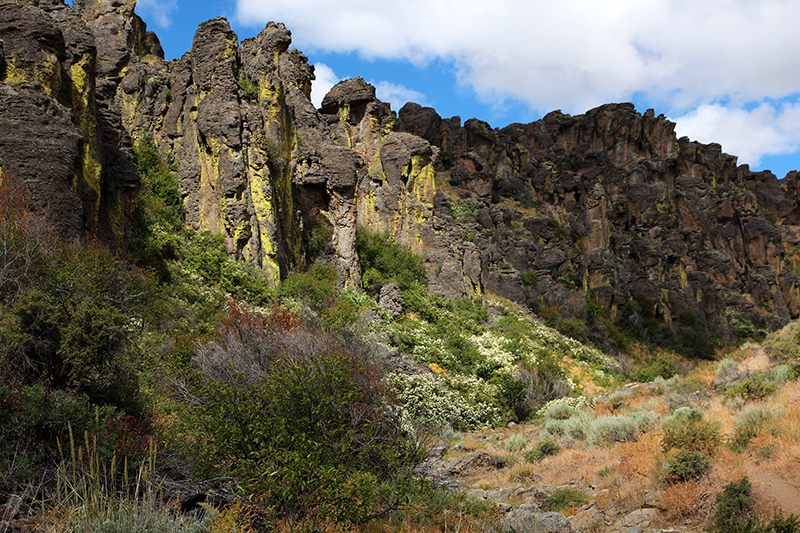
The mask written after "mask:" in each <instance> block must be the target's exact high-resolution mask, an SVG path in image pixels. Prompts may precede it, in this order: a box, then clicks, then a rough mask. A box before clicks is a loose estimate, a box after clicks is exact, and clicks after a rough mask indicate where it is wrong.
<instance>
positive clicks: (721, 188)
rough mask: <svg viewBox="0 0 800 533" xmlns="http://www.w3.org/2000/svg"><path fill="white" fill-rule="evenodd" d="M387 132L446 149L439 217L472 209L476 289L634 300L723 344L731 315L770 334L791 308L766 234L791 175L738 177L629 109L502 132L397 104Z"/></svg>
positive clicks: (784, 217)
mask: <svg viewBox="0 0 800 533" xmlns="http://www.w3.org/2000/svg"><path fill="white" fill-rule="evenodd" d="M399 129H400V130H401V131H405V130H408V131H414V132H417V133H419V134H422V135H425V136H426V138H427V139H428V140H429V141H431V142H432V143H440V147H441V148H442V150H447V151H449V152H450V156H449V157H450V160H449V164H450V167H449V168H446V167H442V168H441V169H442V170H443V171H444V172H442V179H443V180H446V182H447V184H448V185H449V186H450V187H451V188H452V189H453V192H454V193H455V195H454V198H450V199H449V200H448V201H449V202H450V204H451V205H450V207H451V209H450V211H451V213H452V204H453V203H460V204H462V205H463V204H466V205H467V206H472V207H471V208H470V209H466V210H464V209H462V212H463V213H465V214H467V215H468V216H466V217H465V222H466V223H467V224H465V226H469V227H471V228H472V229H468V230H466V232H465V235H466V236H468V237H469V239H468V240H471V241H472V242H474V243H475V244H477V248H478V249H479V250H480V263H481V276H480V285H481V286H482V287H483V289H484V290H491V291H493V292H495V293H498V294H500V295H501V296H504V297H507V298H510V299H512V300H516V301H519V302H523V303H524V302H527V303H529V304H531V305H539V304H543V305H558V306H563V305H565V304H566V303H567V301H568V299H569V298H570V295H575V294H578V295H580V296H582V297H583V296H588V297H590V298H594V299H595V300H598V301H599V302H601V303H602V304H603V305H604V306H606V307H609V308H611V309H612V310H617V309H621V308H623V307H624V306H625V305H626V304H627V303H629V302H631V301H634V300H635V301H637V302H639V303H640V304H642V305H648V306H650V307H651V312H652V313H654V314H655V315H656V316H657V317H658V318H659V319H660V320H663V321H665V322H667V323H670V322H672V321H676V320H677V319H678V318H679V317H681V318H682V320H687V321H689V320H695V319H696V320H699V321H701V322H703V323H705V324H710V325H711V326H712V327H711V329H712V331H713V332H714V333H716V334H721V335H723V336H725V337H728V338H730V336H731V335H732V334H733V333H735V332H734V331H733V328H732V325H731V315H732V314H736V315H742V316H747V317H750V318H751V319H757V317H758V316H759V314H761V315H762V317H764V315H766V316H765V317H764V318H765V319H766V320H768V321H770V323H771V325H773V326H776V325H778V324H780V323H781V322H782V321H785V320H787V319H788V318H789V317H790V316H796V314H797V312H798V303H800V302H798V294H797V291H796V288H795V287H796V280H797V278H796V276H795V273H793V272H792V271H791V270H790V269H789V268H788V267H787V265H786V262H785V261H784V259H783V258H784V254H785V250H784V246H783V242H782V238H781V229H780V226H779V224H792V223H794V221H795V217H796V216H797V213H798V210H797V200H796V194H795V193H794V192H793V191H795V190H796V189H795V187H796V185H794V183H796V176H789V177H788V178H787V180H784V182H778V180H777V179H776V178H775V177H774V176H773V175H772V174H770V173H754V172H750V170H749V168H748V167H747V166H737V165H736V159H735V158H734V157H732V156H729V155H727V154H724V153H722V152H721V150H720V147H719V145H715V144H710V145H703V144H700V143H696V142H690V141H689V140H688V139H685V138H683V139H676V137H675V134H674V125H673V124H672V123H670V122H669V121H668V120H666V119H665V118H664V117H663V116H655V113H654V112H653V111H652V110H650V111H648V112H647V113H645V114H644V115H641V114H639V113H638V112H636V111H635V109H634V108H633V106H632V105H630V104H615V105H606V106H602V107H599V108H597V109H594V110H591V111H589V112H588V113H586V114H585V115H580V116H576V117H571V116H569V115H564V114H562V113H560V112H554V113H550V114H549V115H547V116H546V117H544V118H543V119H542V120H540V121H537V122H534V123H531V124H526V125H522V124H512V125H510V126H508V127H506V128H503V129H501V130H497V129H495V130H493V129H491V128H489V127H488V125H486V124H485V123H482V122H480V121H476V120H470V121H467V122H466V123H465V124H464V126H463V127H457V121H455V122H453V121H451V122H447V121H444V120H442V119H440V118H439V117H438V115H436V114H435V113H433V112H432V111H431V110H427V111H424V110H422V109H420V108H419V106H413V105H407V106H406V107H404V108H403V109H402V110H401V112H400V126H399ZM442 213H443V214H444V215H445V216H446V210H445V206H444V203H443V204H442ZM440 253H441V250H440V251H438V252H437V254H440ZM437 263H439V264H443V262H442V259H440V258H439V259H437ZM526 273H527V274H528V278H527V279H528V280H531V279H536V282H535V283H531V282H528V283H525V282H523V281H522V279H523V274H526ZM447 285H449V286H452V284H451V283H450V281H448V283H447ZM756 302H759V303H760V304H763V305H762V308H764V309H769V310H770V311H771V313H763V312H760V311H759V310H758V309H755V307H754V303H756Z"/></svg>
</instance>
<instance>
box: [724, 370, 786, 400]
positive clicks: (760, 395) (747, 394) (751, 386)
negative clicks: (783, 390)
mask: <svg viewBox="0 0 800 533" xmlns="http://www.w3.org/2000/svg"><path fill="white" fill-rule="evenodd" d="M776 389H777V387H776V386H775V384H773V383H769V382H768V381H766V380H765V379H764V378H763V377H752V376H751V377H748V378H746V379H743V380H741V381H737V382H736V383H733V384H732V385H730V386H729V387H728V388H727V389H725V392H724V395H725V397H726V398H728V399H729V400H732V399H734V398H742V399H744V400H745V401H751V400H763V399H764V398H766V397H767V396H769V395H771V394H772V393H774V392H775V390H776Z"/></svg>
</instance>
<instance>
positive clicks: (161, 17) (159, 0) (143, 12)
mask: <svg viewBox="0 0 800 533" xmlns="http://www.w3.org/2000/svg"><path fill="white" fill-rule="evenodd" d="M177 10H178V0H138V1H137V2H136V12H137V13H138V14H139V15H140V16H141V17H142V18H144V19H147V20H153V21H155V23H156V26H158V27H160V28H169V27H170V26H172V14H173V13H174V12H175V11H177Z"/></svg>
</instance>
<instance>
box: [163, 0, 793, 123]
mask: <svg viewBox="0 0 800 533" xmlns="http://www.w3.org/2000/svg"><path fill="white" fill-rule="evenodd" d="M150 1H152V0H150ZM237 10H238V17H239V20H240V21H241V22H242V23H245V24H253V25H260V24H263V23H265V22H267V20H280V21H282V22H285V23H286V24H287V26H288V27H289V28H291V29H292V30H293V32H294V35H295V38H296V44H297V45H298V46H299V47H301V48H311V49H319V50H325V51H338V52H353V51H355V52H358V53H359V54H361V55H362V56H364V57H367V58H389V59H408V60H410V61H412V62H416V63H418V64H424V63H426V62H428V61H431V60H433V59H435V58H443V59H444V60H445V61H448V62H452V64H453V65H454V68H455V70H456V73H457V76H458V79H459V81H460V82H461V83H462V84H465V85H466V86H468V87H471V88H472V89H474V91H475V92H476V93H477V95H478V96H479V97H480V98H482V99H484V100H485V101H487V102H488V101H492V102H496V101H498V100H499V101H502V100H503V99H514V100H521V101H524V102H526V103H527V104H528V105H530V106H531V108H532V109H534V110H537V111H541V112H545V111H549V110H551V109H555V108H560V109H563V110H564V111H567V112H571V113H575V112H583V111H585V110H586V109H588V108H590V107H593V106H595V105H599V104H601V103H604V102H609V101H619V100H627V99H630V98H631V96H632V95H634V94H646V95H647V96H648V98H649V99H650V101H653V102H658V103H660V104H662V105H663V106H664V107H666V108H668V109H669V110H678V111H685V110H688V109H691V108H693V107H695V106H697V105H699V104H710V103H712V102H714V101H715V100H716V99H717V97H718V96H719V95H721V94H727V95H731V96H732V97H733V98H734V99H736V100H738V101H741V102H745V101H753V100H760V99H761V98H763V97H770V98H780V97H782V96H784V95H786V94H790V93H792V92H795V91H797V90H798V89H800V54H796V53H794V52H793V50H794V49H795V34H796V32H795V28H794V26H795V22H796V21H797V20H800V2H796V1H790V0H704V1H703V2H696V1H695V0H607V1H605V2H596V1H594V0H559V1H558V2H552V1H550V0H495V1H493V2H486V1H480V2H478V1H467V2H464V1H463V0H460V1H456V0H404V1H403V2H401V3H388V2H369V1H367V0H340V1H338V2H328V1H323V0H294V1H292V2H283V3H275V2H268V1H266V0H237Z"/></svg>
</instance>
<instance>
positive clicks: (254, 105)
mask: <svg viewBox="0 0 800 533" xmlns="http://www.w3.org/2000/svg"><path fill="white" fill-rule="evenodd" d="M133 5H134V2H133V0H127V1H123V0H100V1H96V0H95V1H90V0H76V2H75V9H74V10H73V9H72V8H70V7H68V6H66V5H64V4H63V2H60V1H58V0H17V1H11V0H0V82H2V83H0V168H2V171H3V172H6V173H11V174H14V175H17V176H18V177H20V178H22V179H24V180H25V181H26V182H28V183H29V185H30V188H31V190H32V192H33V193H34V196H35V198H36V200H37V202H38V204H39V206H40V208H41V209H43V210H45V211H46V212H47V213H49V214H50V215H51V218H52V220H53V222H54V223H55V225H56V226H57V227H58V228H59V229H60V231H61V232H62V233H63V234H64V235H66V236H68V237H71V238H76V239H81V238H86V237H89V236H97V237H99V238H101V239H103V240H106V241H107V242H109V243H110V244H112V245H113V246H115V247H117V248H119V249H121V250H123V251H124V248H125V245H126V240H127V235H128V229H129V220H130V216H131V206H132V202H133V200H134V198H135V194H136V190H137V187H138V176H137V174H136V170H135V167H134V166H133V164H132V162H131V147H132V143H133V140H140V139H143V138H145V137H149V138H152V139H153V140H154V141H155V143H156V145H157V146H158V148H159V150H160V151H161V153H162V155H163V156H164V157H165V159H167V160H168V161H170V162H171V163H172V165H173V168H174V169H175V173H176V175H177V177H178V179H179V182H180V188H181V192H182V194H183V197H184V204H185V207H186V213H187V215H186V224H187V225H189V226H191V227H193V228H194V229H197V230H209V231H212V232H214V233H217V234H220V235H222V236H224V238H225V242H226V245H227V248H228V251H229V252H230V254H232V255H233V256H235V257H237V258H240V259H242V260H246V261H250V262H251V263H253V264H256V265H258V266H259V267H261V268H262V269H263V271H264V272H265V273H266V275H268V276H269V277H270V278H271V279H272V280H274V281H277V280H279V279H280V278H281V277H285V276H286V275H287V274H288V273H289V272H291V271H293V270H297V269H302V268H304V267H305V266H306V265H308V264H309V263H310V262H312V261H324V262H327V263H330V264H332V265H333V266H334V267H335V268H336V270H337V271H338V272H339V274H340V277H341V280H342V282H343V283H345V284H357V283H359V263H358V257H357V254H356V248H355V235H356V229H357V228H359V227H365V228H369V229H371V230H373V231H384V232H388V233H389V234H390V235H391V236H392V237H393V238H394V239H396V240H397V241H400V242H402V243H405V244H408V245H409V246H411V247H412V248H413V249H414V250H415V251H417V252H418V253H420V254H421V255H422V256H423V257H424V258H425V260H426V264H427V267H428V278H429V284H430V287H431V289H432V290H434V291H437V292H440V293H442V294H444V295H446V296H448V297H451V298H457V297H460V296H466V295H481V294H484V293H486V292H493V293H496V294H498V295H500V296H502V297H505V298H509V299H511V300H514V301H517V302H520V303H523V304H528V305H531V306H534V307H535V306H556V307H570V306H571V307H580V306H581V305H585V301H586V299H587V298H588V299H593V300H595V301H597V302H599V303H601V304H602V305H603V306H604V307H607V308H608V309H609V310H611V312H612V313H622V312H624V309H625V306H626V304H628V303H629V302H632V301H635V302H637V305H647V306H650V307H651V310H650V311H651V312H652V313H653V314H654V315H656V316H657V317H659V319H662V320H664V321H665V322H667V323H670V322H672V321H674V320H677V319H678V318H679V317H684V318H685V317H688V316H691V317H694V318H693V319H692V320H699V321H700V322H702V323H703V324H705V325H706V326H707V327H708V328H709V330H710V331H711V332H712V333H714V334H718V335H721V336H723V337H725V338H727V339H731V338H733V337H734V336H735V335H736V334H737V331H738V329H737V328H739V325H740V324H741V323H742V320H745V321H750V322H753V321H761V322H766V323H768V324H769V325H771V326H778V325H780V324H781V323H783V322H784V321H786V320H788V319H789V318H790V317H794V316H797V314H798V310H799V309H798V305H800V301H798V287H797V276H796V274H795V272H796V269H795V263H794V261H795V260H796V257H797V255H798V254H797V250H798V244H799V241H798V237H797V236H796V231H795V230H796V228H795V227H794V225H795V224H800V210H798V198H799V197H800V192H798V190H799V188H798V176H797V174H796V173H790V175H789V176H787V178H786V179H784V180H781V181H778V180H777V179H776V178H775V176H773V175H772V174H770V173H754V172H751V171H750V170H749V169H748V167H746V166H737V164H736V159H735V157H732V156H729V155H727V154H724V153H722V152H721V149H720V147H719V146H718V145H714V144H710V145H703V144H700V143H696V142H690V141H689V140H688V139H685V138H683V139H677V138H676V136H675V133H674V125H673V124H672V123H670V122H669V121H667V120H666V119H665V118H664V117H663V116H656V115H655V113H654V112H653V111H652V110H650V111H648V112H647V113H645V114H644V115H642V114H640V113H638V112H637V111H636V110H635V109H634V108H633V106H632V105H630V104H613V105H605V106H602V107H599V108H597V109H593V110H591V111H589V112H587V113H586V114H584V115H580V116H569V115H564V114H562V113H560V112H553V113H550V114H549V115H547V116H546V117H544V118H543V119H542V120H539V121H536V122H533V123H531V124H525V125H523V124H513V125H510V126H508V127H506V128H503V129H492V128H491V127H489V125H488V124H486V123H484V122H481V121H478V120H475V119H472V120H468V121H466V122H465V123H464V124H463V125H462V124H461V120H460V118H458V117H454V118H450V119H443V118H442V117H440V116H439V115H438V114H437V113H436V112H435V110H433V109H430V108H422V107H420V106H418V105H416V104H407V105H406V106H405V107H403V108H402V109H401V110H400V111H399V114H397V113H395V112H393V111H392V110H391V109H390V107H389V105H388V104H386V103H383V102H381V101H379V100H378V99H377V98H376V96H375V89H374V87H371V86H370V85H368V84H366V83H365V82H364V81H363V79H360V78H356V79H352V80H346V81H344V82H341V83H340V84H338V85H337V86H336V87H334V88H333V89H332V90H331V92H330V93H329V94H328V95H327V96H326V97H325V99H324V101H323V103H322V107H321V108H320V109H315V107H314V106H313V105H312V103H311V101H310V98H309V97H310V91H311V82H312V80H313V79H314V73H313V67H312V66H310V65H309V64H308V61H307V59H306V57H305V56H303V54H302V53H300V52H298V51H297V50H290V44H291V33H290V32H289V31H288V30H287V29H286V28H285V27H284V26H283V25H282V24H274V23H270V24H268V25H267V26H266V27H265V28H264V30H263V31H262V32H261V33H260V34H259V35H258V36H257V37H255V38H251V39H246V40H244V41H242V42H241V43H240V42H239V39H238V37H237V36H236V34H235V33H234V32H232V31H231V29H230V26H229V24H228V23H227V21H226V20H225V19H222V18H217V19H213V20H210V21H208V22H205V23H203V24H201V25H200V27H199V28H198V30H197V33H196V34H195V37H194V40H193V43H192V48H191V50H189V51H188V52H187V53H186V54H184V56H183V57H182V58H180V59H179V60H174V61H171V62H167V61H165V60H164V59H163V53H162V52H161V47H160V45H159V44H158V39H157V38H156V37H155V35H153V34H152V33H151V32H147V31H146V27H145V25H144V23H143V22H142V20H141V19H140V18H139V17H138V16H137V15H136V14H135V13H134V12H133ZM311 242H314V243H316V244H315V245H314V246H313V247H312V246H310V245H309V243H311ZM320 242H321V244H320ZM798 266H800V265H798ZM576 297H577V298H576Z"/></svg>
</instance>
